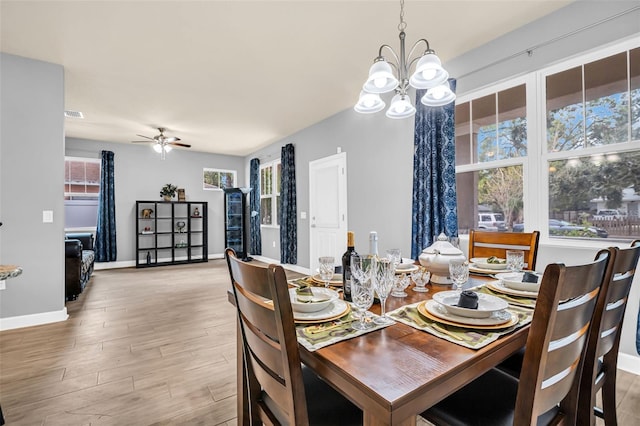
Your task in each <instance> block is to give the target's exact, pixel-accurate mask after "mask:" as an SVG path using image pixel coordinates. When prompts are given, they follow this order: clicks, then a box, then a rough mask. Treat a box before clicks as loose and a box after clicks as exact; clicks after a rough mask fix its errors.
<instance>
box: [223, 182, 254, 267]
mask: <svg viewBox="0 0 640 426" xmlns="http://www.w3.org/2000/svg"><path fill="white" fill-rule="evenodd" d="M250 192H251V188H225V190H224V244H225V247H228V248H232V249H234V250H235V251H236V255H237V256H238V257H239V258H241V259H242V260H245V261H246V260H251V258H250V257H249V200H248V195H249V193H250Z"/></svg>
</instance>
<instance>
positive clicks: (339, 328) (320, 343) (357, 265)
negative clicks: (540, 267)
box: [289, 256, 395, 351]
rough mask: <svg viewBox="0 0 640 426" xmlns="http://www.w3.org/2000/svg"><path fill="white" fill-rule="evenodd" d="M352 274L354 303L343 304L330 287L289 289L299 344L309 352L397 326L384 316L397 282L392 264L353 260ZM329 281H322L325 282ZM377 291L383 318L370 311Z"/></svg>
mask: <svg viewBox="0 0 640 426" xmlns="http://www.w3.org/2000/svg"><path fill="white" fill-rule="evenodd" d="M351 271H352V289H351V290H352V298H353V302H352V303H349V302H347V301H345V300H343V299H342V298H341V294H340V292H338V291H336V290H335V289H333V288H331V286H327V287H319V286H314V285H309V284H299V285H295V286H293V287H292V288H290V289H289V297H290V300H291V308H292V311H293V318H294V321H295V323H296V334H297V337H298V342H299V343H300V344H301V345H303V346H304V347H305V348H306V349H307V350H309V351H315V350H318V349H320V348H323V347H325V346H329V345H331V344H334V343H337V342H340V341H342V340H347V339H351V338H353V337H357V336H360V335H362V334H365V333H369V332H371V331H375V330H379V329H381V328H384V327H387V326H389V325H392V324H394V321H393V320H392V319H390V318H389V317H388V316H387V315H385V312H384V302H385V301H386V298H387V297H388V296H389V294H390V292H391V289H392V288H393V285H394V282H395V281H394V279H393V278H394V273H393V272H394V269H393V264H392V263H391V262H389V261H388V260H385V261H372V260H371V259H367V258H366V257H365V256H352V259H351ZM326 277H327V275H325V276H323V277H322V278H323V281H325V282H326V281H327V279H326ZM307 281H308V280H307ZM316 284H317V283H316ZM374 289H375V291H376V294H377V295H378V297H380V299H381V301H382V306H383V311H382V315H375V314H373V313H371V312H369V311H368V310H369V308H370V307H371V306H372V305H373V301H374Z"/></svg>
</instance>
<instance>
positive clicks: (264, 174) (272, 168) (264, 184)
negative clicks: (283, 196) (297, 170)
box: [260, 160, 282, 226]
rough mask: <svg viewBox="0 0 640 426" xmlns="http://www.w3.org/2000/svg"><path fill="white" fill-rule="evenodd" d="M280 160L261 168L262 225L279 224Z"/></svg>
mask: <svg viewBox="0 0 640 426" xmlns="http://www.w3.org/2000/svg"><path fill="white" fill-rule="evenodd" d="M281 170H282V168H281V164H280V160H278V161H274V162H271V163H266V164H264V165H261V166H260V223H261V224H262V225H273V226H277V225H279V224H278V215H279V213H280V172H281Z"/></svg>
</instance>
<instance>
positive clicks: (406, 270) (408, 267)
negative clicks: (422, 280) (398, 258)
mask: <svg viewBox="0 0 640 426" xmlns="http://www.w3.org/2000/svg"><path fill="white" fill-rule="evenodd" d="M417 270H418V265H415V264H413V263H401V264H399V265H398V266H396V274H410V273H411V272H414V271H417Z"/></svg>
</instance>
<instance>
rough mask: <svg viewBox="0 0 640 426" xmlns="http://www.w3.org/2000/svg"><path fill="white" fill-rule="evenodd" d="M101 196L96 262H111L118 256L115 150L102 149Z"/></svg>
mask: <svg viewBox="0 0 640 426" xmlns="http://www.w3.org/2000/svg"><path fill="white" fill-rule="evenodd" d="M100 154H101V155H102V170H101V175H100V198H99V202H98V229H97V231H96V262H111V261H114V260H116V258H117V257H118V250H117V247H116V195H115V185H114V170H113V169H114V167H113V152H111V151H101V153H100Z"/></svg>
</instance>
